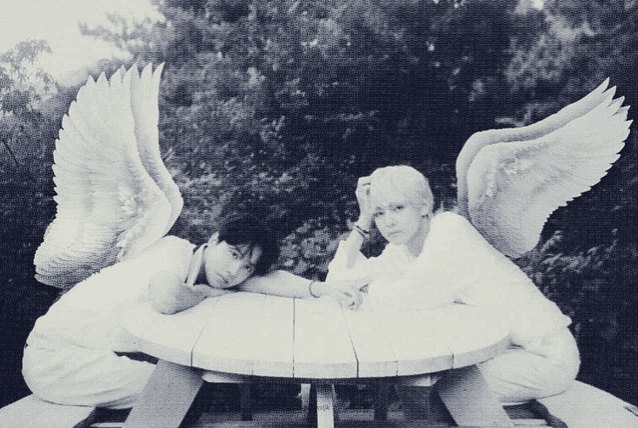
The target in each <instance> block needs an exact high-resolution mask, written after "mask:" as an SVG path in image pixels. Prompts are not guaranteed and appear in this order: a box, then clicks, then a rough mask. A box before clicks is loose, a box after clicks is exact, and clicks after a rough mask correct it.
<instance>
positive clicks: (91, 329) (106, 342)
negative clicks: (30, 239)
mask: <svg viewBox="0 0 638 428" xmlns="http://www.w3.org/2000/svg"><path fill="white" fill-rule="evenodd" d="M278 256H279V246H278V242H277V240H276V238H275V237H274V235H273V233H272V232H271V231H270V230H269V229H268V228H267V227H265V226H264V225H263V223H262V222H261V221H260V220H259V219H258V218H256V217H254V216H251V215H235V216H233V217H230V218H227V219H226V220H224V221H223V222H222V224H221V226H220V228H219V230H218V232H216V233H215V234H214V235H213V236H212V237H211V239H210V240H209V241H208V243H206V244H204V245H201V246H199V247H197V246H195V245H193V244H191V243H190V242H188V241H187V240H185V239H181V238H178V237H175V236H165V237H164V238H162V239H160V240H159V241H157V242H155V243H154V244H153V245H151V246H150V247H149V248H147V249H146V250H144V251H143V252H142V253H141V254H139V255H138V256H136V257H133V258H131V259H127V260H124V261H122V262H119V263H116V264H114V265H112V266H109V267H107V268H104V269H102V270H101V271H100V272H98V273H96V274H94V275H92V276H91V277H89V278H87V279H86V280H84V281H82V282H80V283H78V284H77V285H75V286H74V287H73V288H72V289H71V290H70V291H69V292H68V293H66V294H64V295H63V296H62V297H61V298H60V299H59V300H58V301H57V302H56V303H55V304H53V305H52V306H51V308H50V309H49V311H48V312H47V313H46V314H45V315H44V316H42V317H40V318H39V319H38V320H37V321H36V324H35V326H34V328H33V330H32V331H31V333H30V335H29V337H28V339H27V346H26V348H25V351H24V358H23V369H22V373H23V377H24V379H25V381H26V383H27V385H28V386H29V388H30V389H31V391H32V392H33V393H34V394H35V395H36V396H38V397H40V398H42V399H44V400H47V401H51V402H54V403H59V404H68V405H83V406H94V407H104V408H111V409H124V408H130V407H132V405H133V404H134V402H135V400H136V399H137V397H138V396H139V394H140V393H141V391H142V388H143V387H144V385H146V382H147V381H148V378H149V377H150V375H151V373H152V371H153V369H154V367H155V366H154V364H152V363H151V362H149V361H144V358H140V356H141V355H140V354H139V352H138V351H139V350H138V349H136V347H135V344H133V343H130V342H128V341H127V340H126V335H125V334H122V333H123V330H122V326H121V324H120V320H121V317H122V315H123V314H124V313H126V312H127V311H129V310H131V309H132V308H133V307H135V305H138V304H140V303H141V302H144V301H150V302H151V304H152V306H153V307H154V308H155V309H156V310H157V311H159V312H161V313H164V314H174V313H177V312H180V311H183V310H185V309H187V308H190V307H193V306H195V305H197V304H199V303H200V302H201V301H203V300H204V299H206V298H208V297H215V296H220V295H222V294H226V293H231V292H234V291H250V292H259V293H266V294H275V295H279V296H284V297H301V298H316V297H321V296H329V297H332V298H334V299H336V300H337V301H341V302H344V303H345V304H346V305H348V306H351V307H356V306H358V305H359V304H360V302H361V298H360V294H359V291H358V290H359V287H360V285H359V284H358V283H355V282H353V281H339V282H337V281H333V282H331V283H329V284H327V283H323V282H317V281H310V280H308V279H304V278H301V277H298V276H296V275H293V274H291V273H288V272H284V271H274V272H271V271H270V269H271V266H272V265H273V264H274V262H275V261H276V260H277V259H278Z"/></svg>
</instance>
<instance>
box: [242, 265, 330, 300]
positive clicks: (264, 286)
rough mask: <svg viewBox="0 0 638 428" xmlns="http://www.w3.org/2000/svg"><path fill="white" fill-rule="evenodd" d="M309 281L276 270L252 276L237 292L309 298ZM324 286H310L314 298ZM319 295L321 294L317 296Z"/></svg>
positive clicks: (316, 282)
mask: <svg viewBox="0 0 638 428" xmlns="http://www.w3.org/2000/svg"><path fill="white" fill-rule="evenodd" d="M310 285H311V280H309V279H306V278H303V277H301V276H297V275H294V274H292V273H290V272H287V271H284V270H276V271H273V272H269V273H267V274H266V275H262V276H253V277H251V278H248V279H247V280H246V281H245V282H244V283H242V284H241V285H239V291H248V292H251V293H262V294H270V295H273V296H281V297H296V298H309V297H313V296H312V295H311V294H310ZM324 288H325V284H324V283H323V282H318V281H315V282H313V284H312V293H313V294H314V297H319V296H321V295H323V294H325V293H323V291H324ZM319 293H321V294H319Z"/></svg>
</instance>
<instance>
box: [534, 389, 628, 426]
mask: <svg viewBox="0 0 638 428" xmlns="http://www.w3.org/2000/svg"><path fill="white" fill-rule="evenodd" d="M538 401H540V402H541V403H543V404H544V405H545V407H547V409H548V410H549V412H550V413H551V414H552V415H554V416H556V417H558V418H560V419H561V420H562V421H563V422H565V423H566V424H567V426H568V427H569V428H603V427H610V428H612V427H613V428H638V416H636V415H634V414H633V413H632V412H630V411H629V410H628V409H627V406H631V405H630V404H628V403H626V402H624V401H622V400H620V399H619V398H617V397H615V396H613V395H611V394H609V393H607V392H605V391H602V390H600V389H598V388H595V387H593V386H591V385H587V384H585V383H582V382H574V384H573V385H572V386H571V387H570V388H569V389H568V390H567V391H565V392H563V393H562V394H558V395H555V396H553V397H548V398H543V399H541V400H538Z"/></svg>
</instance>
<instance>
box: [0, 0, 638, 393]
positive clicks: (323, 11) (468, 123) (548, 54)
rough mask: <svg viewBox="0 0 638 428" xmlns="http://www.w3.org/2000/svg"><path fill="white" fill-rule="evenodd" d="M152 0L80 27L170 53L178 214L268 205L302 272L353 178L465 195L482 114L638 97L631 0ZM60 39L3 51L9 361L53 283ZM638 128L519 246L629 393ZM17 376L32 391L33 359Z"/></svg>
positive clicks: (212, 216) (166, 121) (323, 252)
mask: <svg viewBox="0 0 638 428" xmlns="http://www.w3.org/2000/svg"><path fill="white" fill-rule="evenodd" d="M155 3H156V5H157V8H158V10H159V11H160V12H161V13H162V15H163V16H164V17H165V20H164V21H163V22H154V23H151V22H146V23H142V24H135V23H131V22H128V21H127V20H126V19H125V18H123V17H120V16H117V15H115V16H112V17H111V19H112V21H113V24H114V28H116V30H113V29H108V30H107V29H105V28H94V29H90V28H84V29H83V30H84V31H85V32H86V33H90V34H93V35H97V36H99V37H102V38H105V39H107V40H110V41H111V42H112V43H114V44H116V45H118V46H120V47H121V48H124V49H126V50H128V51H130V52H131V53H132V55H133V58H134V59H133V61H135V62H137V63H138V64H139V65H140V66H144V65H146V64H147V63H149V62H152V63H154V64H159V63H164V64H165V67H164V72H163V78H162V86H161V88H160V139H161V149H162V153H163V157H164V160H165V163H166V164H167V166H168V167H169V169H170V170H171V172H172V173H173V175H174V177H175V180H176V181H177V183H178V184H179V186H180V189H181V191H182V193H183V195H184V199H185V209H184V211H183V214H182V216H181V218H180V219H179V220H178V222H177V224H176V225H175V227H174V229H173V231H172V233H175V234H178V235H180V236H183V237H186V238H188V239H191V240H192V241H193V242H202V241H204V240H206V239H207V238H208V236H209V235H210V233H211V232H212V231H213V230H214V229H215V228H216V225H217V221H218V219H219V217H220V216H221V215H223V214H225V213H228V212H230V211H233V210H251V211H253V212H257V213H261V214H262V215H263V217H264V218H266V219H267V220H268V221H269V222H270V224H271V225H272V226H273V228H274V229H276V230H277V232H278V233H279V235H280V237H281V238H282V249H283V252H282V259H281V261H280V262H281V266H282V267H284V268H286V269H289V270H291V271H293V272H295V273H298V274H301V275H304V276H307V277H315V278H322V277H323V276H324V275H325V273H326V269H327V262H328V261H329V260H330V257H331V255H332V253H333V252H334V250H335V248H336V245H337V242H338V240H339V239H340V237H341V236H343V233H345V232H347V230H348V224H349V223H348V221H349V220H352V219H355V218H356V215H357V207H356V202H355V199H354V194H353V193H354V192H353V190H354V187H355V183H356V179H357V177H359V176H361V175H365V174H369V173H370V172H371V171H372V170H373V169H374V168H376V167H378V166H383V165H388V164H400V163H407V164H411V165H413V166H415V167H416V168H418V169H419V170H421V171H422V172H424V173H425V174H426V175H427V176H428V177H429V178H430V181H431V184H432V187H433V190H434V193H435V196H436V197H437V200H438V205H439V206H440V207H441V208H450V207H451V206H453V204H454V197H455V182H454V180H455V177H454V162H455V158H456V155H457V154H458V152H459V150H460V148H461V147H462V145H463V143H464V142H465V140H466V139H467V138H468V137H469V136H470V135H471V134H472V133H474V132H476V131H479V130H484V129H489V128H496V127H505V126H521V125H526V124H529V123H531V122H534V121H537V120H540V119H542V118H544V117H546V116H548V115H549V114H551V113H554V112H556V111H558V110H559V109H560V108H561V107H563V106H564V105H566V104H568V103H570V102H573V101H575V100H577V99H578V98H579V97H581V96H582V95H584V94H586V93H587V92H589V91H590V90H592V89H593V88H594V87H596V86H597V85H598V84H600V83H601V82H602V81H603V80H604V79H605V78H606V77H610V79H611V82H612V84H613V85H617V86H618V93H619V94H622V95H624V96H626V104H632V105H633V104H637V101H638V86H636V85H635V83H634V81H635V76H636V75H637V70H636V67H638V61H636V57H637V55H638V47H637V46H638V43H636V42H637V41H638V40H636V39H638V24H636V23H637V22H638V19H637V18H638V5H637V4H636V2H634V1H630V0H625V1H614V2H609V1H600V0H587V1H581V0H561V1H558V0H546V1H545V2H544V7H543V8H542V9H537V8H534V7H533V4H534V3H533V2H531V1H528V0H520V1H519V2H512V1H510V0H490V1H488V0H464V1H462V0H438V1H432V0H416V1H414V0H391V1H389V0H321V1H318V0H268V1H255V0H155ZM46 49H48V48H47V46H46V44H44V43H41V42H34V41H30V42H24V43H22V44H20V45H18V46H16V48H14V49H13V50H12V51H10V52H7V53H4V54H2V56H0V63H1V64H2V65H3V67H0V105H1V108H2V111H0V143H1V144H2V145H1V146H0V152H1V153H2V156H0V180H2V188H3V190H2V195H1V196H0V197H1V198H2V205H1V206H2V210H1V212H0V215H1V216H2V223H1V224H2V226H1V228H0V233H2V238H1V240H0V246H1V248H0V250H1V252H0V254H1V257H2V264H1V266H0V268H1V270H2V277H3V279H4V282H5V286H4V287H1V288H0V293H1V299H2V300H1V301H2V310H3V312H2V319H3V323H2V328H3V331H5V332H6V333H5V335H11V334H12V335H14V336H15V338H14V339H13V342H14V344H13V345H12V346H7V345H6V344H4V345H3V348H2V359H3V360H2V362H1V363H2V365H3V366H7V367H8V366H12V367H17V366H19V354H20V348H21V346H22V344H23V343H24V339H25V338H26V334H27V333H28V331H29V329H30V328H31V326H32V324H33V322H34V321H35V319H36V318H37V316H39V315H40V314H42V313H43V312H44V311H45V310H46V308H47V307H48V305H49V304H50V303H51V301H52V300H53V299H54V298H55V291H54V290H50V289H49V288H48V287H44V286H42V285H39V284H38V283H36V282H35V281H34V280H33V267H32V259H33V253H34V251H35V249H36V248H37V245H38V244H39V242H41V240H42V235H43V233H44V229H45V228H46V225H47V224H48V222H49V221H50V220H51V218H52V216H53V214H54V209H55V206H54V203H53V195H54V190H53V181H52V172H51V163H52V156H51V153H52V150H53V146H54V141H55V138H56V135H57V131H58V129H59V127H60V123H61V122H60V120H61V117H62V115H63V114H64V113H65V112H66V110H67V109H68V106H69V103H70V101H71V100H72V99H73V97H74V95H75V93H76V91H77V88H62V87H59V86H58V85H56V84H55V82H53V81H52V80H51V79H50V77H49V76H47V75H46V74H45V73H43V72H42V71H39V70H37V69H34V67H33V65H32V64H33V59H34V58H35V57H37V55H38V54H39V53H40V52H43V51H46ZM131 64H132V62H131V63H127V64H119V63H102V64H101V65H100V70H99V71H105V72H106V73H107V75H110V74H111V73H112V72H113V71H114V70H115V69H116V68H117V67H119V66H120V65H125V66H127V67H128V66H130V65H131ZM630 116H631V117H633V116H634V112H633V110H632V111H630ZM636 144H637V140H636V137H635V135H634V131H633V130H632V135H631V137H630V139H629V140H628V142H627V145H626V147H625V149H624V150H623V152H622V156H621V158H620V160H619V161H618V162H617V164H616V165H615V166H614V167H613V168H612V169H611V171H610V174H609V175H608V176H607V177H605V178H604V179H603V180H602V182H601V183H600V184H599V185H597V186H596V187H594V189H593V190H592V191H591V192H588V193H587V194H585V195H584V196H582V197H581V198H578V199H577V200H575V201H573V202H571V203H570V204H569V206H568V207H566V208H562V209H560V210H558V211H557V212H556V213H555V214H554V215H553V216H552V217H551V218H550V220H549V222H548V224H547V227H546V229H545V231H544V236H543V239H542V242H541V243H540V244H539V247H538V248H537V249H536V250H534V251H533V252H531V253H529V254H527V255H526V256H525V257H523V258H521V259H520V260H518V261H517V262H518V263H519V264H520V266H521V267H522V268H523V269H524V270H525V271H526V272H527V273H528V275H529V276H530V277H531V278H532V279H533V280H534V281H535V283H536V284H537V285H538V286H539V287H540V288H541V290H543V292H544V293H546V295H548V296H549V297H550V298H551V299H552V300H554V301H555V302H557V303H558V304H559V306H560V307H561V308H562V309H563V311H564V312H565V313H567V314H568V315H570V316H571V317H572V319H573V320H574V323H573V328H574V332H575V333H576V335H577V337H578V341H579V345H580V347H581V351H582V354H583V368H582V370H581V375H580V376H581V378H582V379H584V380H586V381H589V382H591V383H593V384H595V385H597V386H600V387H603V388H605V389H607V390H610V391H611V392H613V393H615V394H617V395H619V396H621V397H622V398H624V399H626V400H629V401H633V402H638V391H637V390H636V386H635V382H632V379H635V378H636V375H637V374H638V373H636V372H635V367H634V366H635V364H634V363H633V362H634V361H635V360H636V356H638V355H637V354H638V334H637V333H636V331H638V330H637V329H636V327H637V326H636V323H637V322H638V321H637V320H638V316H637V315H638V314H636V311H637V309H636V308H638V301H637V300H638V297H637V294H638V293H636V288H635V287H636V283H637V282H638V281H637V279H638V278H636V276H637V274H638V272H637V271H636V268H635V266H636V258H637V257H638V248H637V246H636V245H637V244H636V242H637V241H636V239H637V236H636V231H635V227H634V225H635V219H636V214H637V213H636V209H637V207H636V196H635V195H636V194H637V193H636V186H637V183H638V171H637V170H636V168H637V167H636V165H637V163H636V160H637V159H636V157H637V156H638V151H637V148H638V147H637V146H636ZM382 246H383V242H381V240H380V239H376V240H373V242H372V243H371V245H370V247H369V248H367V249H366V251H369V252H370V253H374V252H376V251H379V249H380V248H381V247H382ZM7 376H8V379H7V381H6V382H12V383H15V384H16V385H18V386H17V388H18V389H17V391H18V392H16V394H20V391H23V390H24V389H23V388H24V387H23V386H20V385H21V384H20V382H21V380H20V376H19V372H18V371H14V372H11V373H9V374H8V375H7ZM6 382H3V383H5V384H6ZM20 388H22V390H20ZM5 394H6V392H5ZM18 397H19V395H18V396H15V395H14V396H7V397H0V398H2V400H0V401H2V402H1V403H0V404H4V403H6V402H9V401H12V400H13V399H15V398H18Z"/></svg>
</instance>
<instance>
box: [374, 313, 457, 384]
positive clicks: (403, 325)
mask: <svg viewBox="0 0 638 428" xmlns="http://www.w3.org/2000/svg"><path fill="white" fill-rule="evenodd" d="M370 303H372V302H370ZM370 307H371V310H372V311H373V312H374V316H375V318H376V319H377V320H378V322H379V325H380V326H381V329H382V331H383V335H384V337H385V338H386V339H387V340H388V342H389V343H390V346H391V348H392V350H393V351H394V355H395V356H396V358H397V375H398V376H411V375H420V374H424V373H434V372H439V371H442V370H447V369H449V368H451V367H452V364H453V359H452V352H451V350H450V348H449V347H448V346H447V345H446V344H445V343H444V342H443V341H442V340H441V338H440V337H439V334H438V333H437V332H436V331H435V330H434V328H433V327H432V325H431V323H430V319H429V314H428V313H429V310H423V311H405V310H396V309H390V308H379V307H376V306H375V305H374V304H371V305H370Z"/></svg>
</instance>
